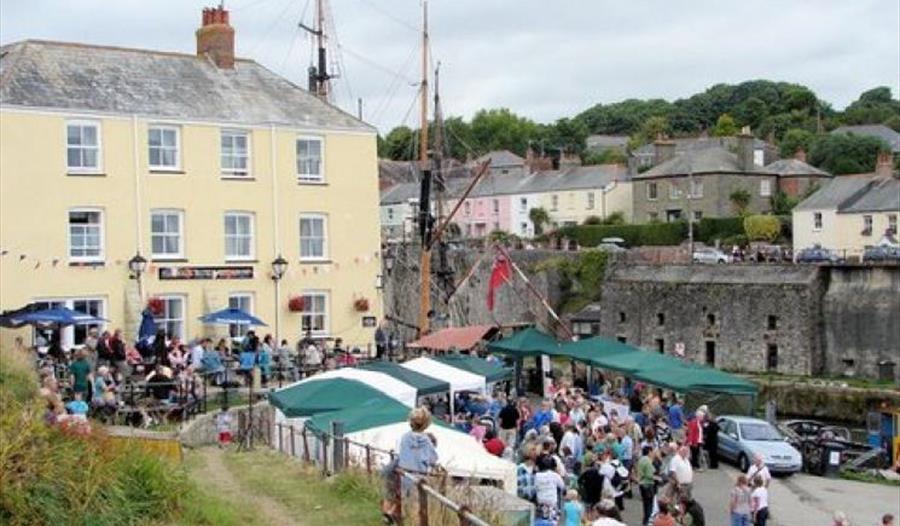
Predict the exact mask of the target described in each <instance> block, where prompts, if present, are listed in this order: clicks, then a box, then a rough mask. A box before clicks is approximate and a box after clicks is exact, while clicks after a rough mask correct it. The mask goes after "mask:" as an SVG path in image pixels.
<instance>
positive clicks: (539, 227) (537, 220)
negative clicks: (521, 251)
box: [528, 208, 550, 236]
mask: <svg viewBox="0 0 900 526" xmlns="http://www.w3.org/2000/svg"><path fill="white" fill-rule="evenodd" d="M528 219H530V220H531V223H532V224H533V225H534V234H535V235H537V236H539V235H541V234H543V233H544V225H546V224H547V223H549V222H550V214H548V213H547V211H546V210H544V209H543V208H532V209H531V210H529V211H528Z"/></svg>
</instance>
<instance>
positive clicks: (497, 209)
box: [491, 199, 500, 215]
mask: <svg viewBox="0 0 900 526" xmlns="http://www.w3.org/2000/svg"><path fill="white" fill-rule="evenodd" d="M491 209H492V210H493V211H494V215H498V214H499V213H500V200H499V199H492V200H491Z"/></svg>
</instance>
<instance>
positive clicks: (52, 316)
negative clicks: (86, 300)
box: [11, 307, 107, 327]
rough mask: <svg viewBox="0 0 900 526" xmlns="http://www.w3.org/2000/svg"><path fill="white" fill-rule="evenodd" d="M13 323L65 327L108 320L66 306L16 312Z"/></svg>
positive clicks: (17, 324)
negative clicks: (21, 312)
mask: <svg viewBox="0 0 900 526" xmlns="http://www.w3.org/2000/svg"><path fill="white" fill-rule="evenodd" d="M11 320H12V323H13V324H16V326H22V325H34V326H45V325H57V326H59V327H65V326H68V325H88V324H92V323H103V322H105V321H107V320H106V319H104V318H100V317H97V316H92V315H90V314H85V313H84V312H78V311H76V310H72V309H68V308H66V307H56V308H53V309H44V310H37V311H33V312H26V313H24V314H21V315H19V314H14V315H12V317H11Z"/></svg>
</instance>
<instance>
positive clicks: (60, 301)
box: [31, 296, 109, 349]
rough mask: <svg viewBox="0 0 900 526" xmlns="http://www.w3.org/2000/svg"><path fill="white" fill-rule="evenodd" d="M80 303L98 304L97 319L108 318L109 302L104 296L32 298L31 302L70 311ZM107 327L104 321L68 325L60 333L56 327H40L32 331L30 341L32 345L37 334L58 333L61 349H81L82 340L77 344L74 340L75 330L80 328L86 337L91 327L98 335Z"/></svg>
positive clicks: (82, 345)
mask: <svg viewBox="0 0 900 526" xmlns="http://www.w3.org/2000/svg"><path fill="white" fill-rule="evenodd" d="M80 301H84V302H89V301H90V302H99V303H100V309H99V313H98V314H97V317H98V318H102V319H106V318H107V317H108V314H109V300H108V298H107V297H106V296H67V297H57V296H48V297H40V296H39V297H36V298H34V299H33V300H32V303H34V304H39V303H46V304H47V305H48V307H53V306H54V305H59V306H62V307H66V308H69V309H72V310H77V309H75V303H77V302H80ZM79 312H83V311H79ZM86 314H90V312H87V313H86ZM108 326H109V324H108V323H107V322H106V321H101V322H100V323H96V324H94V323H89V324H86V325H68V326H65V327H62V331H61V332H60V331H59V327H58V326H50V327H41V328H36V329H35V330H34V331H32V336H31V339H32V343H34V342H35V337H36V336H37V334H38V332H44V331H46V330H49V331H51V332H58V333H59V334H60V344H61V345H62V347H63V348H64V349H69V348H72V347H74V348H82V347H84V341H83V340H82V341H81V342H80V343H79V342H77V340H76V334H75V332H76V329H77V328H82V327H83V328H85V336H87V333H88V331H89V330H90V328H91V327H96V328H97V334H100V333H102V332H103V331H104V330H106V329H107V327H108Z"/></svg>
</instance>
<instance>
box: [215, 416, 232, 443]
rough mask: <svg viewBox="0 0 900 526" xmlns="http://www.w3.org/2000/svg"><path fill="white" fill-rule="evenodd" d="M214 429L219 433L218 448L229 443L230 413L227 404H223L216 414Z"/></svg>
mask: <svg viewBox="0 0 900 526" xmlns="http://www.w3.org/2000/svg"><path fill="white" fill-rule="evenodd" d="M216 431H217V432H218V433H219V448H224V447H227V446H228V445H229V444H231V413H229V412H228V406H223V407H222V410H221V411H219V414H217V415H216Z"/></svg>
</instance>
